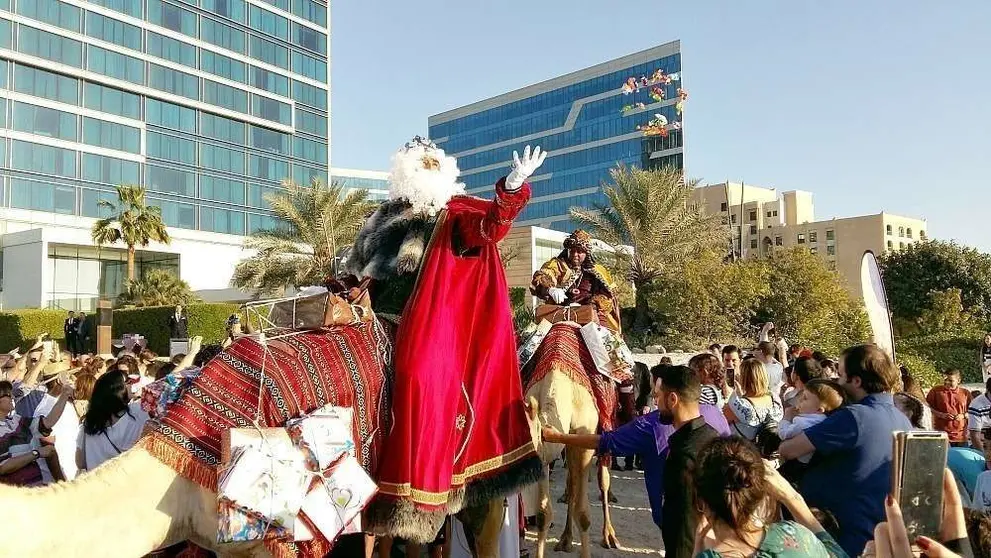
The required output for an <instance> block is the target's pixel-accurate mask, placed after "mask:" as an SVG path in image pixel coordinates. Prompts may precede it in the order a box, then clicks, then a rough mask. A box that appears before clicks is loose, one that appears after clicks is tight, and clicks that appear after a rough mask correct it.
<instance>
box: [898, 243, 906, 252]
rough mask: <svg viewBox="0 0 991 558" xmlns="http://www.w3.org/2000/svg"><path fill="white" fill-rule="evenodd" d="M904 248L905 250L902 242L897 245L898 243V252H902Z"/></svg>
mask: <svg viewBox="0 0 991 558" xmlns="http://www.w3.org/2000/svg"><path fill="white" fill-rule="evenodd" d="M904 248H905V243H904V242H899V243H898V249H899V250H902V249H904Z"/></svg>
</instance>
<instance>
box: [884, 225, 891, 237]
mask: <svg viewBox="0 0 991 558" xmlns="http://www.w3.org/2000/svg"><path fill="white" fill-rule="evenodd" d="M885 230H886V231H887V233H888V236H891V225H887V226H886V227H885Z"/></svg>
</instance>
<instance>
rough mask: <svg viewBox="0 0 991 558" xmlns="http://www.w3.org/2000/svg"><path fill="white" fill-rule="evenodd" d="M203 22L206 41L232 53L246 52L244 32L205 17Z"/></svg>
mask: <svg viewBox="0 0 991 558" xmlns="http://www.w3.org/2000/svg"><path fill="white" fill-rule="evenodd" d="M202 20H203V22H202V24H201V25H202V27H203V36H202V39H203V40H204V41H206V42H208V43H211V44H214V45H217V46H219V47H223V48H226V49H227V50H230V51H234V52H241V53H243V52H244V41H245V39H244V31H241V30H239V29H234V28H233V27H231V26H230V25H226V24H223V23H220V22H219V21H214V20H212V19H210V18H208V17H204V18H202Z"/></svg>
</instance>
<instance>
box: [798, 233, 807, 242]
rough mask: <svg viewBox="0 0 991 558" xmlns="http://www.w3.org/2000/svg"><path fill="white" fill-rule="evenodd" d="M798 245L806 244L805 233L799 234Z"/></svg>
mask: <svg viewBox="0 0 991 558" xmlns="http://www.w3.org/2000/svg"><path fill="white" fill-rule="evenodd" d="M798 243H799V244H805V233H798Z"/></svg>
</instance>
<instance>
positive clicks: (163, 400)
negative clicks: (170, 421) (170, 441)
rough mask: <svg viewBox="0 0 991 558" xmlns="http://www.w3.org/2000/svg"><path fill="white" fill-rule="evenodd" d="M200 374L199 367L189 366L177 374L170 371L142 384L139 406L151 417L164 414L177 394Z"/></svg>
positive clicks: (177, 397)
mask: <svg viewBox="0 0 991 558" xmlns="http://www.w3.org/2000/svg"><path fill="white" fill-rule="evenodd" d="M199 375H200V369H199V368H189V369H186V370H184V371H182V372H180V373H178V374H176V373H172V374H169V375H167V376H165V377H164V378H162V379H160V380H155V381H154V382H152V383H150V384H148V385H146V386H144V388H142V390H141V408H142V409H143V410H144V411H145V412H146V413H148V416H149V417H151V418H152V419H156V420H160V419H161V418H162V417H163V416H165V411H166V409H167V407H168V406H169V405H171V404H173V403H175V402H176V401H178V400H179V396H181V395H182V393H183V392H184V391H185V390H186V389H187V388H189V386H190V385H192V383H193V380H195V379H196V377H197V376H199Z"/></svg>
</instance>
